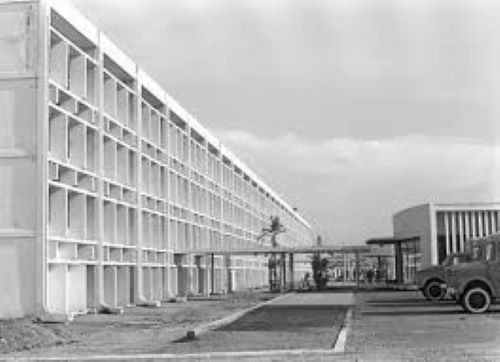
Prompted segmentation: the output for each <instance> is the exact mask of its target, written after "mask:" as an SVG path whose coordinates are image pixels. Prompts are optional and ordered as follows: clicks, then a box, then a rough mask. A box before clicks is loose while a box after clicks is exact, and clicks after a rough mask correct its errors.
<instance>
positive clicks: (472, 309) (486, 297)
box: [461, 287, 492, 314]
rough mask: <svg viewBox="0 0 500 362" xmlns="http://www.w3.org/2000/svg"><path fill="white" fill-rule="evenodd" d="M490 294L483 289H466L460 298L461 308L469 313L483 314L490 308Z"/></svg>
mask: <svg viewBox="0 0 500 362" xmlns="http://www.w3.org/2000/svg"><path fill="white" fill-rule="evenodd" d="M491 303H492V299H491V295H490V293H488V291H487V290H486V289H484V288H481V287H475V288H470V289H468V290H467V291H466V292H465V293H464V295H463V297H462V303H461V304H462V307H463V308H464V309H465V310H466V311H467V312H469V313H473V314H479V313H485V312H486V311H487V310H488V309H489V308H490V306H491Z"/></svg>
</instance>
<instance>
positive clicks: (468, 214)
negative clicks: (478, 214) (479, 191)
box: [464, 212, 470, 241]
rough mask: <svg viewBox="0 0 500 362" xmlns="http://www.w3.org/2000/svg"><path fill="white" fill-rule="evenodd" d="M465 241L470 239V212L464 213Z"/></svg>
mask: <svg viewBox="0 0 500 362" xmlns="http://www.w3.org/2000/svg"><path fill="white" fill-rule="evenodd" d="M464 216H465V241H467V240H468V239H469V238H470V223H469V221H470V212H465V214H464Z"/></svg>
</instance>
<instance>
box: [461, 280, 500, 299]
mask: <svg viewBox="0 0 500 362" xmlns="http://www.w3.org/2000/svg"><path fill="white" fill-rule="evenodd" d="M474 282H480V283H484V284H486V285H487V286H488V288H489V289H490V291H491V294H492V296H493V297H495V294H496V293H495V288H494V287H493V284H492V283H491V282H490V281H489V280H488V279H487V278H485V277H470V278H468V279H466V280H465V281H463V282H462V283H461V284H460V287H459V288H458V290H457V292H458V295H462V294H463V293H464V292H465V289H466V288H467V286H468V285H469V284H471V283H474Z"/></svg>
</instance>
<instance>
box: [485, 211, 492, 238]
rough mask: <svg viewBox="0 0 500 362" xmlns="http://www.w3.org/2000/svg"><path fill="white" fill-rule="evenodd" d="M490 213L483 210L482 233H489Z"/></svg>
mask: <svg viewBox="0 0 500 362" xmlns="http://www.w3.org/2000/svg"><path fill="white" fill-rule="evenodd" d="M489 216H490V213H489V212H488V211H485V212H484V235H490V234H491V231H490V217H489Z"/></svg>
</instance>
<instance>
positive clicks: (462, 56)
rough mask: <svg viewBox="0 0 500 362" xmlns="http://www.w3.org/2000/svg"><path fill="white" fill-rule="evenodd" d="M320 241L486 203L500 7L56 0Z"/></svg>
mask: <svg viewBox="0 0 500 362" xmlns="http://www.w3.org/2000/svg"><path fill="white" fill-rule="evenodd" d="M68 1H71V2H72V3H73V4H74V5H75V6H76V7H77V8H78V9H79V10H80V11H81V12H82V13H83V14H84V15H86V16H87V17H89V18H90V19H91V21H92V22H93V23H95V24H96V25H97V26H98V27H99V28H100V29H101V30H103V31H104V32H105V33H106V34H107V35H108V36H109V37H110V38H111V39H112V40H113V41H114V42H115V43H116V44H117V45H118V46H119V47H120V48H121V49H122V50H124V51H125V53H127V54H128V55H129V56H130V57H131V58H132V59H133V60H134V61H136V62H137V63H138V64H139V66H141V67H142V68H143V69H145V70H146V72H147V73H149V74H150V75H151V76H152V77H153V78H154V79H156V80H157V81H158V83H159V84H161V85H162V86H163V87H164V88H165V89H166V90H167V92H168V93H169V94H170V95H172V96H173V97H174V98H176V99H177V100H178V101H179V103H180V104H182V105H183V106H184V107H185V108H186V109H187V110H188V111H190V112H191V113H192V114H193V115H194V116H195V117H196V118H197V119H198V120H199V121H200V122H201V123H202V124H203V125H204V126H205V127H206V128H208V129H209V130H210V131H211V132H212V133H213V134H215V135H216V136H217V137H218V138H219V139H220V140H221V141H222V142H223V143H224V144H225V145H226V146H228V147H229V148H230V149H231V150H232V151H234V153H235V154H237V155H238V156H239V158H240V159H241V160H243V161H244V162H245V163H246V164H247V165H249V166H250V168H252V169H253V170H254V171H255V172H256V173H257V174H258V175H259V176H260V177H261V178H262V179H263V180H264V181H265V182H266V183H268V184H269V185H270V186H271V187H272V188H273V189H274V190H276V191H277V193H278V194H279V195H281V196H282V197H283V198H284V199H285V200H286V201H287V202H288V203H289V204H290V205H291V206H293V207H297V208H298V209H299V212H300V213H301V214H302V215H303V216H304V217H305V218H306V219H307V220H308V221H310V223H311V224H312V225H313V226H314V230H315V231H314V232H315V234H320V235H322V236H323V239H324V240H325V241H326V242H328V243H336V244H361V243H364V242H365V241H366V239H368V238H371V237H380V236H390V235H392V215H393V214H394V213H396V212H398V211H400V210H402V209H404V208H407V207H411V206H414V205H417V204H421V203H427V202H436V203H438V202H474V201H500V133H499V128H500V127H499V126H500V123H499V120H498V119H499V116H500V102H498V100H499V97H500V73H499V69H500V22H499V21H498V19H499V18H500V3H498V2H496V1H494V0H492V1H484V0H470V1H464V0H392V1H390V0H377V1H375V0H106V1H103V0H68Z"/></svg>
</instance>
